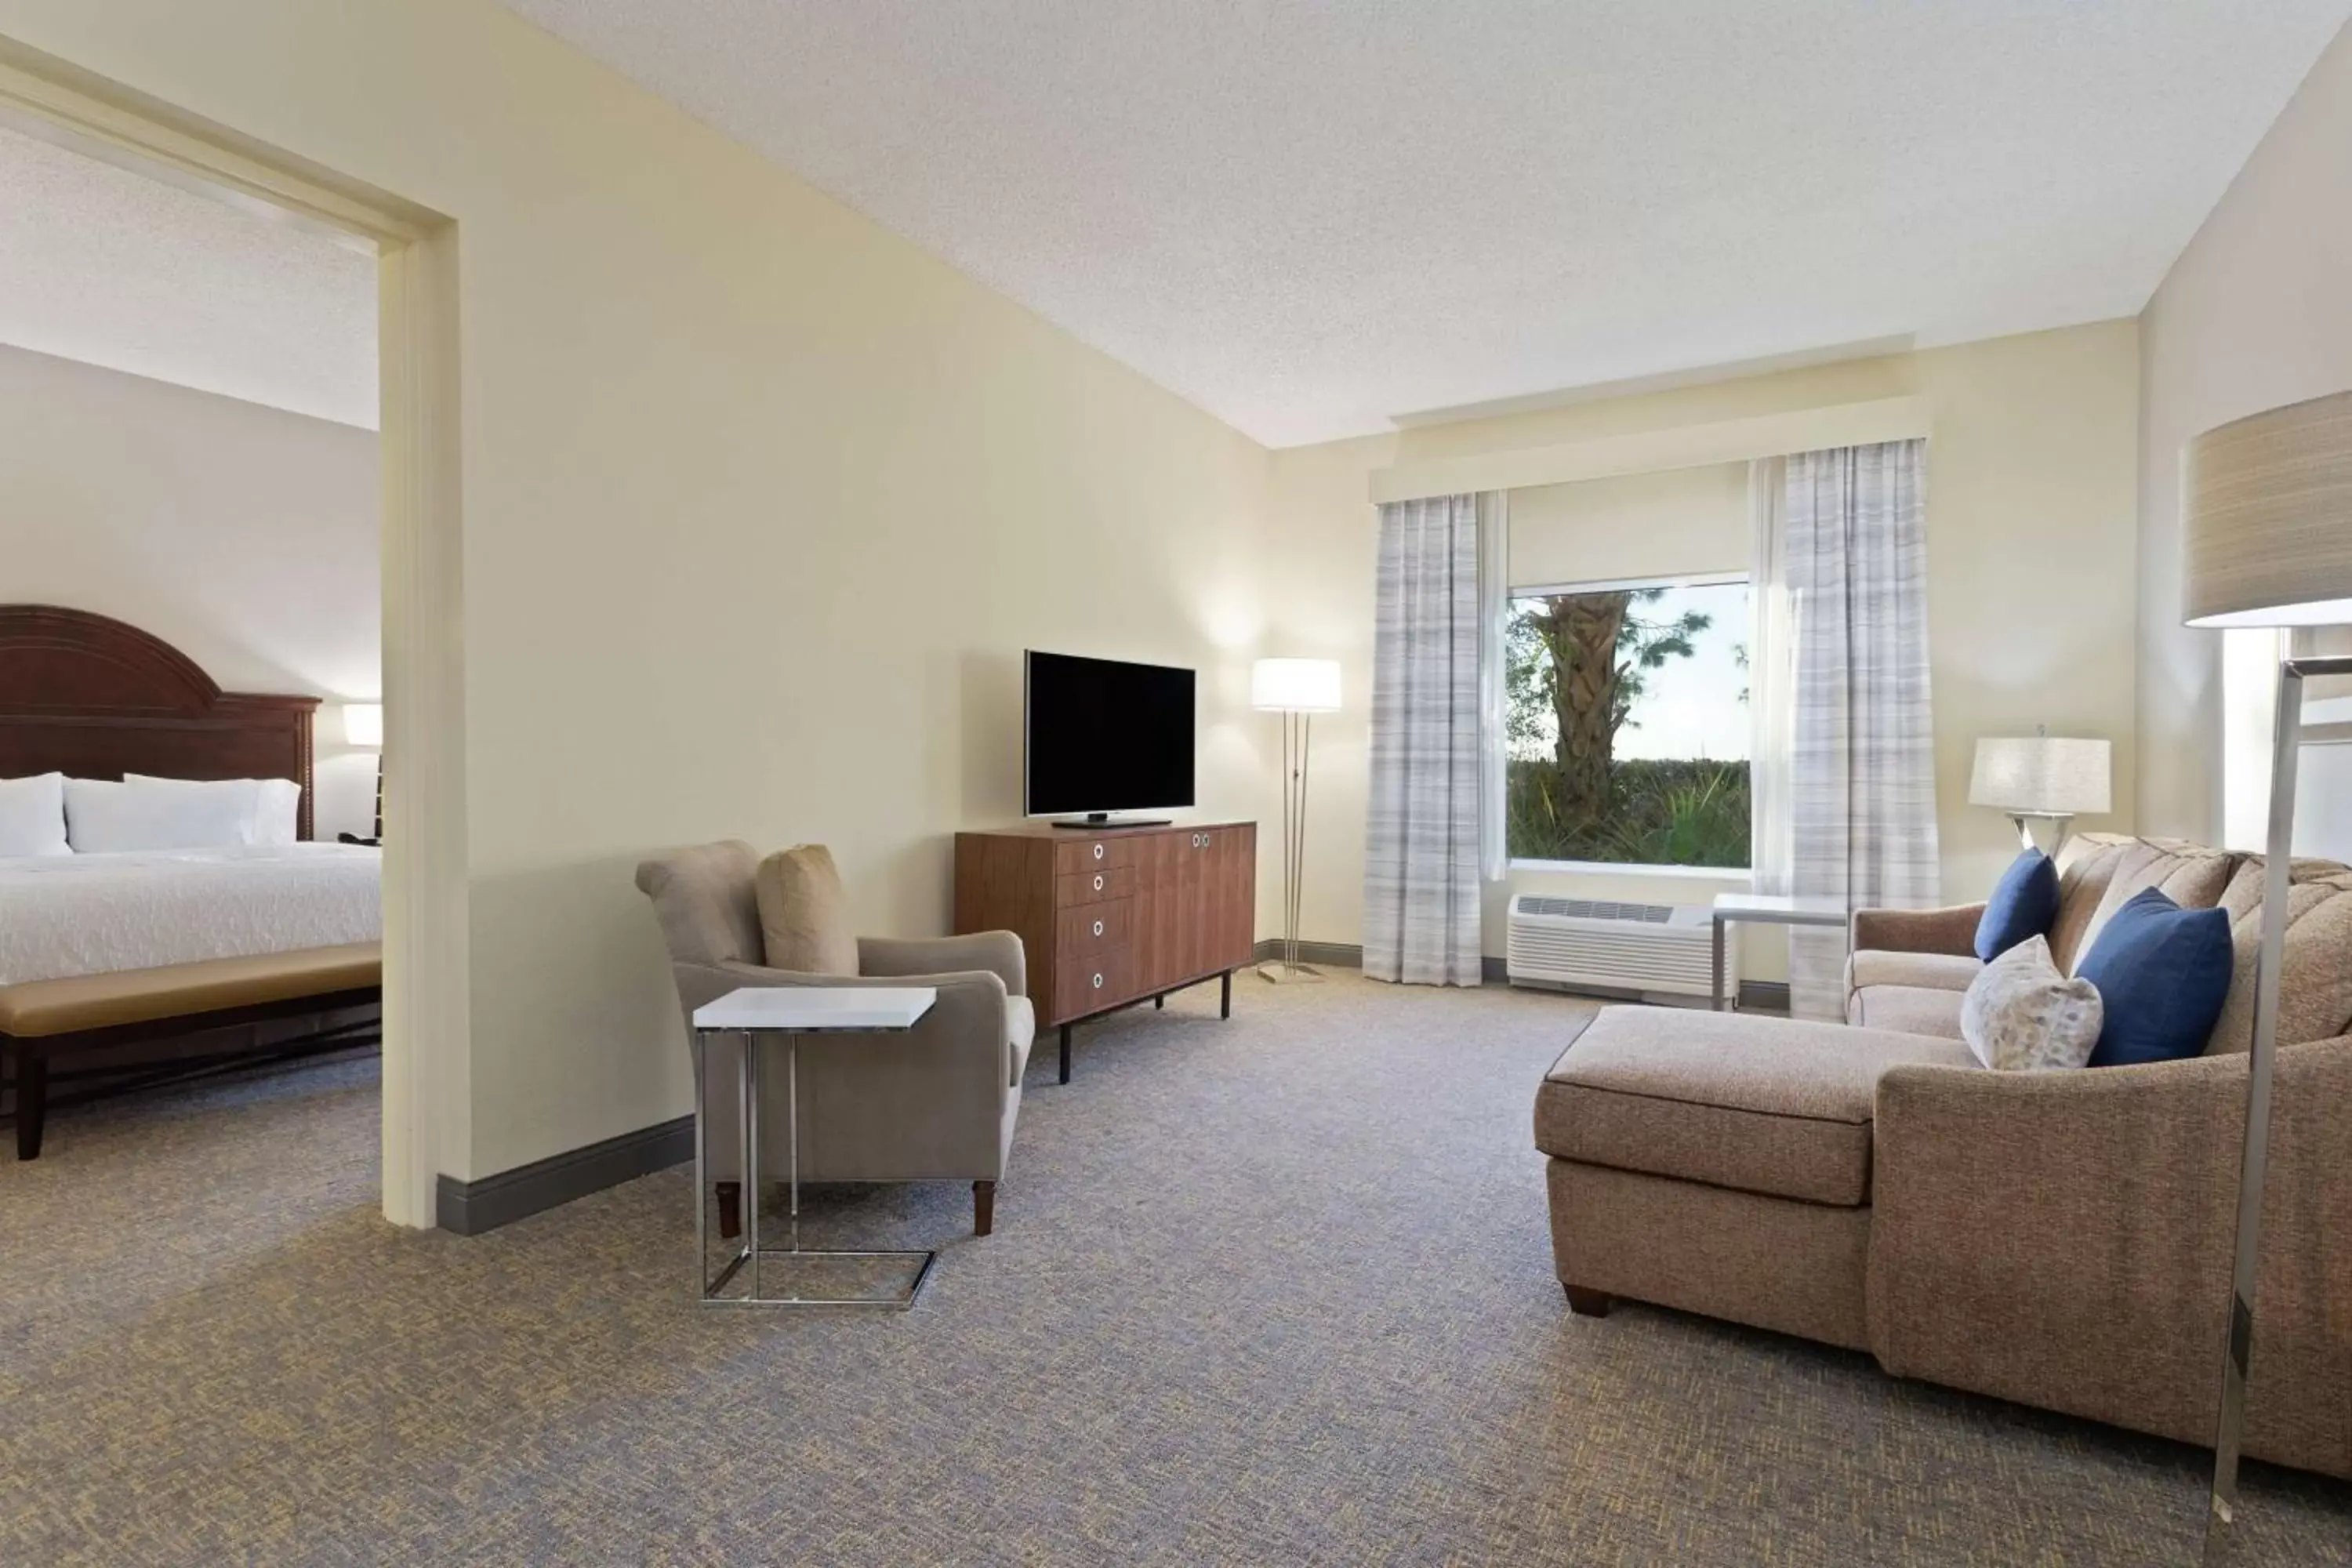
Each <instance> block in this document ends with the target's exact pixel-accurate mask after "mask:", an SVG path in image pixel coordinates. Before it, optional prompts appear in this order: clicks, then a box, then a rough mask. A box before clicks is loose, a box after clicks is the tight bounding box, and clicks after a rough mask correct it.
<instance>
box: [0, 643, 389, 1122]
mask: <svg viewBox="0 0 2352 1568" xmlns="http://www.w3.org/2000/svg"><path fill="white" fill-rule="evenodd" d="M318 705H319V700H318V699H317V698H315V697H299V696H263V695H256V694H250V693H243V692H228V691H223V690H221V689H220V688H219V687H218V686H217V685H216V684H215V682H214V681H213V680H212V679H211V678H210V677H208V676H207V675H205V672H204V671H203V670H202V669H200V668H197V666H196V665H195V664H194V661H192V660H190V659H189V658H187V657H186V656H185V655H184V654H182V653H181V652H180V651H179V650H178V649H176V648H174V647H171V646H170V645H169V644H167V643H165V642H163V641H162V640H161V639H160V638H157V637H153V636H152V635H150V634H148V633H146V632H144V631H142V630H140V629H139V628H138V627H135V626H129V625H126V624H125V623H123V622H121V621H116V620H112V619H110V618H108V617H106V616H97V615H91V614H89V613H88V612H86V611H80V610H72V609H65V608H60V607H58V606H54V605H0V779H5V778H21V777H26V776H28V775H36V774H41V773H64V774H66V775H68V777H69V778H75V779H98V780H119V779H121V778H123V777H125V776H126V775H130V774H144V775H150V776H152V777H155V778H160V779H177V780H198V781H205V780H219V779H254V778H259V779H269V778H282V779H290V780H292V781H294V782H295V783H296V784H299V786H300V792H301V793H300V796H299V802H298V804H297V806H296V811H295V832H294V837H295V839H296V842H293V843H290V844H283V845H276V846H241V847H223V848H208V849H176V850H155V851H147V852H141V853H117V854H75V855H63V856H42V857H34V858H13V859H12V858H0V1090H5V1095H0V1111H6V1112H7V1113H9V1114H11V1115H12V1116H13V1118H14V1121H15V1123H16V1152H17V1157H18V1158H19V1159H31V1158H34V1157H35V1156H37V1154H38V1153H39V1152H40V1146H41V1138H42V1131H43V1127H44V1124H45V1120H46V1113H47V1110H49V1109H51V1108H52V1107H54V1106H63V1105H68V1104H71V1103H74V1102H75V1101H76V1100H80V1099H87V1098H94V1097H95V1095H96V1094H98V1093H100V1092H109V1091H115V1090H120V1089H123V1088H125V1087H141V1086H146V1085H152V1084H153V1083H156V1082H159V1081H163V1080H164V1079H172V1078H179V1077H185V1076H190V1075H193V1074H197V1073H203V1072H208V1071H215V1070H219V1069H220V1068H223V1067H226V1066H236V1065H242V1064H243V1063H244V1062H246V1061H247V1060H249V1059H252V1058H255V1057H256V1056H258V1055H268V1056H295V1055H301V1054H308V1053H310V1052H314V1051H318V1050H321V1049H346V1048H350V1047H353V1046H364V1045H372V1044H373V1043H375V1042H376V1040H377V1039H378V1038H379V1030H380V1027H381V1020H382V1005H381V1004H382V979H383V967H382V965H383V958H382V948H381V945H380V942H381V935H382V921H383V917H382V912H381V909H382V906H381V892H380V888H381V862H380V859H379V853H380V852H379V851H377V850H376V849H374V848H373V847H358V846H347V845H327V844H320V843H316V842H314V841H313V839H312V832H313V826H314V822H313V816H312V790H313V782H314V781H313V773H312V756H311V726H312V721H313V718H314V716H315V714H316V711H317V709H318ZM53 1086H54V1087H53Z"/></svg>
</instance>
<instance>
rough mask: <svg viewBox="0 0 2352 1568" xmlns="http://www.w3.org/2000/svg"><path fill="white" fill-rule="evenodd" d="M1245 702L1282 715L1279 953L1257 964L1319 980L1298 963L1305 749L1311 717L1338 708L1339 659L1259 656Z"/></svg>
mask: <svg viewBox="0 0 2352 1568" xmlns="http://www.w3.org/2000/svg"><path fill="white" fill-rule="evenodd" d="M1250 706H1251V707H1253V708H1255V709H1257V710H1259V711H1260V712H1266V713H1279V714H1281V715H1282V956H1281V957H1280V958H1278V959H1269V960H1268V961H1267V962H1265V963H1261V964H1259V965H1258V966H1257V972H1258V973H1260V974H1261V975H1263V976H1265V978H1266V979H1268V980H1271V981H1274V982H1276V984H1283V983H1286V982H1289V981H1296V980H1320V979H1322V978H1323V976H1322V975H1321V974H1320V973H1318V972H1317V971H1315V970H1313V969H1310V968H1308V967H1307V965H1306V964H1304V963H1299V962H1298V917H1299V910H1300V908H1301V904H1302V901H1303V900H1302V889H1303V888H1304V886H1305V883H1306V880H1307V746H1308V742H1310V741H1311V740H1312V739H1313V738H1314V726H1315V715H1316V714H1318V713H1336V712H1338V711H1339V660H1337V659H1330V658H1262V659H1259V660H1258V661H1257V662H1256V663H1255V664H1254V665H1252V666H1251V667H1250Z"/></svg>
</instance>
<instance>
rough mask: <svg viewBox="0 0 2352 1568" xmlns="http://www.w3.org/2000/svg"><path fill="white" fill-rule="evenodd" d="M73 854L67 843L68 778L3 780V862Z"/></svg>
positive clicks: (0, 845)
mask: <svg viewBox="0 0 2352 1568" xmlns="http://www.w3.org/2000/svg"><path fill="white" fill-rule="evenodd" d="M72 853H73V846H72V845H70V844H68V843H67V842H66V775H65V774H63V773H35V774H34V775H33V776H32V777H31V778H25V779H0V858H5V857H8V856H12V855H70V854H72Z"/></svg>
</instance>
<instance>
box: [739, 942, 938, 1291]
mask: <svg viewBox="0 0 2352 1568" xmlns="http://www.w3.org/2000/svg"><path fill="white" fill-rule="evenodd" d="M938 999H939V993H938V992H937V991H935V990H933V989H932V988H931V987H929V986H928V985H904V986H885V985H788V986H746V987H744V988H742V989H741V990H739V991H730V992H729V993H728V994H726V995H724V996H721V997H720V998H719V1000H718V1001H716V1002H712V1003H709V1004H706V1005H703V1006H700V1007H697V1008H696V1009H695V1010H694V1273H695V1284H696V1289H697V1290H698V1292H699V1294H700V1299H701V1300H702V1302H703V1304H704V1305H705V1306H713V1307H718V1306H726V1307H743V1306H751V1307H895V1308H898V1310H901V1311H904V1310H906V1309H907V1308H908V1307H911V1306H913V1305H914V1304H915V1298H916V1297H918V1296H919V1295H921V1294H922V1292H923V1285H924V1283H925V1282H926V1281H927V1280H929V1279H930V1277H931V1265H932V1264H934V1263H936V1262H938V1261H939V1256H940V1255H939V1253H938V1251H937V1250H936V1249H918V1250H911V1251H881V1252H869V1251H860V1250H856V1249H855V1248H844V1247H803V1246H802V1245H801V1127H800V1122H801V1116H800V1037H802V1036H803V1035H849V1034H856V1035H866V1034H877V1033H900V1032H904V1031H905V1030H908V1029H910V1028H912V1027H914V1026H915V1021H916V1020H917V1019H919V1018H920V1017H921V1016H923V1015H924V1014H926V1013H928V1012H929V1011H930V1010H931V1004H932V1003H933V1002H935V1001H937V1000H938ZM714 1035H740V1036H742V1037H743V1061H742V1077H741V1083H740V1094H741V1096H742V1107H743V1110H742V1119H741V1130H742V1133H743V1164H742V1171H743V1198H744V1202H743V1245H742V1247H740V1248H738V1249H737V1251H736V1253H735V1256H734V1257H733V1258H730V1259H729V1260H728V1264H727V1267H726V1268H722V1269H720V1270H719V1277H718V1278H717V1279H712V1278H711V1277H710V1195H709V1177H708V1174H707V1172H706V1169H705V1166H706V1154H705V1148H704V1142H705V1141H704V1133H703V1109H704V1105H705V1103H706V1100H707V1096H706V1093H705V1088H706V1082H707V1079H708V1074H707V1072H706V1069H705V1060H706V1058H708V1056H709V1045H710V1038H711V1037H712V1036H714ZM777 1039H782V1041H783V1045H784V1074H785V1079H784V1081H785V1084H786V1095H785V1100H784V1105H785V1134H784V1138H785V1147H786V1149H788V1150H789V1151H790V1154H789V1157H788V1162H787V1163H788V1167H789V1173H790V1180H791V1183H792V1245H791V1246H790V1247H761V1245H760V1055H761V1046H762V1045H763V1044H767V1043H770V1042H772V1041H774V1040H777ZM763 1255H764V1256H767V1257H772V1258H785V1259H790V1258H919V1259H920V1260H921V1261H920V1263H919V1265H918V1266H917V1268H916V1269H915V1278H914V1282H913V1283H912V1284H910V1285H908V1287H907V1290H906V1293H905V1294H904V1295H895V1294H894V1295H889V1296H803V1295H800V1294H798V1293H794V1294H793V1295H789V1296H770V1295H767V1294H765V1293H764V1292H763V1291H762V1290H761V1288H760V1287H761V1278H760V1263H761V1257H762V1256H763ZM746 1269H748V1270H749V1274H750V1285H751V1289H750V1291H749V1292H748V1293H747V1294H745V1295H741V1296H722V1295H720V1294H719V1292H720V1291H722V1290H724V1289H726V1288H727V1286H728V1284H729V1283H730V1281H732V1280H733V1279H734V1278H735V1276H736V1275H737V1273H739V1272H741V1271H744V1270H746Z"/></svg>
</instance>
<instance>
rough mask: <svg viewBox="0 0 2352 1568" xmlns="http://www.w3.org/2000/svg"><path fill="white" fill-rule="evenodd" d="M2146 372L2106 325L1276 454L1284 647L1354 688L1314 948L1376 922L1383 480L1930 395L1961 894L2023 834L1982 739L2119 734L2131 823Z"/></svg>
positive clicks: (1663, 898)
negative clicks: (1375, 663) (1370, 714)
mask: <svg viewBox="0 0 2352 1568" xmlns="http://www.w3.org/2000/svg"><path fill="white" fill-rule="evenodd" d="M2138 375H2139V364H2138V329H2137V323H2135V322H2132V321H2108V322H2101V323H2098V324H2095V325H2092V326H2085V327H2075V328H2069V329H2066V330H2063V331H2051V332H2038V333H2032V334H2028V335H2024V336H2020V337H2011V338H2000V339H1995V340H1992V341H1990V342H1979V343H1970V344H1965V345H1961V346H1959V347H1955V348H1947V349H1936V350H1931V351H1927V352H1924V353H1911V354H1901V355H1894V356H1888V357H1885V358H1879V359H1872V360H1863V361H1856V362H1852V363H1844V364H1835V365H1825V366H1818V367H1814V368H1810V369H1805V370H1799V371H1790V372H1787V373H1783V374H1773V375H1766V376H1758V377H1752V378H1748V379H1744V380H1739V381H1730V382H1722V383H1717V384H1711V385H1706V386H1697V387H1688V388H1680V389H1676V390H1674V391H1669V392H1661V393H1653V394H1647V395H1641V396H1634V397H1625V398H1618V399H1612V400H1607V401H1601V402H1591V403H1581V404H1575V405H1570V406H1567V407H1563V408H1560V409H1557V410H1553V411H1549V412H1546V413H1540V414H1528V415H1517V416H1509V417H1505V418H1496V419H1486V420H1477V421H1469V422H1465V423H1461V424H1455V425H1444V426H1428V427H1423V428H1416V429H1412V430H1407V431H1403V432H1401V433H1399V434H1398V435H1395V436H1388V437H1375V438H1369V439H1364V440H1358V441H1349V442H1339V443H1334V444H1331V445H1328V446H1323V447H1303V448H1297V449H1294V450H1289V451H1283V452H1277V453H1276V454H1275V457H1274V499H1273V515H1274V519H1275V526H1276V529H1277V530H1278V531H1279V533H1280V536H1281V540H1282V544H1283V550H1282V554H1281V559H1282V561H1283V563H1284V581H1285V584H1286V587H1285V592H1284V594H1283V595H1281V596H1280V597H1279V598H1277V599H1276V602H1275V621H1274V626H1273V628H1272V633H1271V637H1272V640H1273V641H1274V642H1276V643H1278V644H1279V645H1280V647H1281V651H1284V652H1286V653H1297V654H1304V655H1313V654H1324V655H1328V656H1331V657H1337V658H1340V659H1341V660H1342V661H1343V662H1344V664H1345V666H1346V679H1347V681H1348V685H1349V692H1350V697H1351V700H1350V702H1349V709H1348V710H1347V711H1346V712H1344V713H1341V714H1339V715H1336V716H1335V717H1334V718H1332V719H1330V720H1327V721H1324V723H1322V724H1319V725H1318V727H1317V731H1316V735H1317V745H1318V752H1317V763H1316V771H1317V778H1318V786H1317V790H1316V795H1315V800H1314V804H1313V811H1314V813H1315V828H1316V837H1314V838H1313V839H1311V840H1310V842H1309V844H1308V861H1309V866H1308V873H1307V897H1306V913H1305V915H1304V917H1303V920H1302V925H1303V927H1304V934H1306V935H1307V937H1309V938H1310V939H1314V940H1320V941H1328V942H1354V941H1356V940H1358V933H1359V932H1360V929H1361V921H1362V851H1363V813H1364V806H1363V788H1364V773H1363V764H1362V760H1361V759H1362V757H1363V752H1364V720H1365V710H1364V705H1363V702H1362V701H1361V695H1362V693H1363V692H1364V691H1365V690H1366V689H1367V688H1368V685H1369V681H1370V618H1371V570H1370V563H1371V558H1372V538H1373V531H1374V528H1375V516H1374V512H1373V510H1372V508H1371V507H1370V504H1369V503H1368V502H1367V501H1366V500H1365V494H1366V486H1367V483H1368V480H1369V476H1370V473H1371V472H1372V470H1374V469H1376V468H1385V467H1389V466H1391V465H1393V464H1398V463H1405V462H1420V461H1424V460H1428V459H1433V458H1454V457H1463V456H1468V455H1472V454H1478V453H1486V452H1497V451H1507V450H1514V449H1518V448H1523V447H1542V446H1549V445H1556V444H1568V443H1573V442H1578V441H1585V440H1595V439H1599V438H1601V437H1613V436H1621V435H1627V434H1631V433H1634V432H1646V431H1655V430H1664V429H1672V428H1675V427H1680V426H1697V425H1707V424H1714V423H1717V422H1720V421H1725V420H1731V419H1741V418H1747V417H1750V416H1758V415H1764V414H1778V413H1786V412H1790V411H1795V410H1801V409H1806V408H1815V407H1828V406H1832V405H1841V404H1848V403H1859V402H1864V401H1868V400H1871V399H1876V398H1887V397H1899V396H1911V395H1924V396H1925V397H1927V399H1928V400H1929V403H1930V405H1931V407H1932V418H1933V432H1934V433H1933V436H1932V437H1931V442H1930V451H1929V458H1928V481H1927V551H1928V604H1927V613H1928V633H1929V647H1930V654H1931V663H1932V677H1933V680H1934V685H1935V708H1936V775H1937V808H1938V809H1937V816H1938V829H1939V833H1940V837H1941V840H1942V851H1943V874H1944V889H1945V892H1946V894H1947V895H1948V896H1949V897H1951V898H1953V899H1956V900H1957V899H1965V898H1973V897H1977V896H1979V895H1980V894H1981V893H1982V892H1983V891H1984V890H1985V889H1987V888H1988V887H1990V884H1991V882H1992V879H1994V878H1995V877H1996V876H1997V875H1998V874H1999V872H2000V868H2001V866H2002V865H2003V864H2004V863H2005V862H2006V861H2007V859H2008V858H2010V856H2011V855H2012V854H2014V852H2015V847H2016V838H2015V836H2014V834H2013V833H2012V832H2011V829H2010V827H2009V825H2008V823H2007V822H2006V821H2005V820H2004V819H2002V818H2001V817H2000V816H1997V815H1995V814H1993V813H1991V812H1989V811H1984V810H1979V809H1977V808H1974V807H1971V806H1969V805H1968V803H1967V801H1968V780H1969V763H1970V761H1971V758H1972V756H1973V754H1974V750H1975V744H1976V741H1977V738H1978V737H1979V736H1980V735H1987V734H1996V733H2009V734H2014V733H2027V734H2030V733H2032V726H2033V725H2034V724H2036V723H2046V724H2048V725H2049V726H2050V729H2051V731H2052V732H2053V733H2056V734H2083V735H2096V736H2104V737H2105V738H2107V739H2109V740H2111V741H2113V742H2115V743H2116V780H2115V800H2116V810H2115V813H2114V814H2113V816H2109V817H2107V818H2104V819H2085V820H2084V822H2083V823H2082V824H2081V826H2084V827H2093V828H2096V827H2113V826H2127V825H2129V824H2130V823H2131V822H2132V820H2133V814H2134V810H2135V780H2136V766H2135V758H2136V752H2137V747H2136V743H2135V741H2136V726H2137V691H2136V670H2135V647H2134V643H2135V626H2136V615H2137V612H2136V567H2135V560H2134V557H2135V552H2136V550H2137V489H2138V463H2137V417H2138ZM1616 559H1618V558H1616V557H1612V561H1613V560H1616ZM1612 570H1613V569H1612ZM1343 628H1344V629H1343ZM1327 737H1328V739H1327ZM1523 877H1525V874H1523ZM1525 880H1526V885H1527V886H1528V887H1529V888H1530V889H1536V888H1538V887H1540V888H1541V889H1543V890H1557V889H1575V890H1578V891H1582V892H1587V893H1589V894H1590V895H1591V896H1596V897H1604V898H1606V897H1642V898H1648V899H1651V900H1655V901H1658V902H1675V901H1677V900H1680V901H1703V900H1705V899H1706V898H1707V897H1709V896H1710V895H1711V894H1712V893H1713V892H1715V891H1716V890H1717V889H1719V888H1721V887H1723V886H1725V885H1726V884H1724V883H1723V882H1721V881H1717V880H1713V879H1693V878H1687V877H1654V878H1653V877H1643V876H1640V875H1638V874H1633V873H1610V874H1607V875H1606V876H1594V877H1590V878H1580V877H1576V876H1572V875H1570V876H1563V875H1561V874H1558V873H1550V874H1545V875H1544V876H1543V877H1542V878H1541V879H1540V881H1538V879H1535V878H1533V877H1525ZM1269 907H1270V906H1269ZM1264 920H1265V915H1264V914H1263V913H1262V914H1261V921H1264ZM1770 946H1771V944H1770V943H1769V942H1759V965H1757V966H1752V967H1751V973H1752V974H1754V975H1757V976H1759V977H1769V975H1770V974H1771V973H1773V967H1774V966H1773V963H1772V961H1771V959H1770V958H1769V957H1761V956H1760V955H1761V953H1762V952H1763V951H1764V950H1768V949H1769V947H1770ZM1486 947H1487V951H1488V952H1501V950H1502V930H1501V926H1500V923H1499V921H1494V920H1489V921H1488V922H1487V932H1486Z"/></svg>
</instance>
